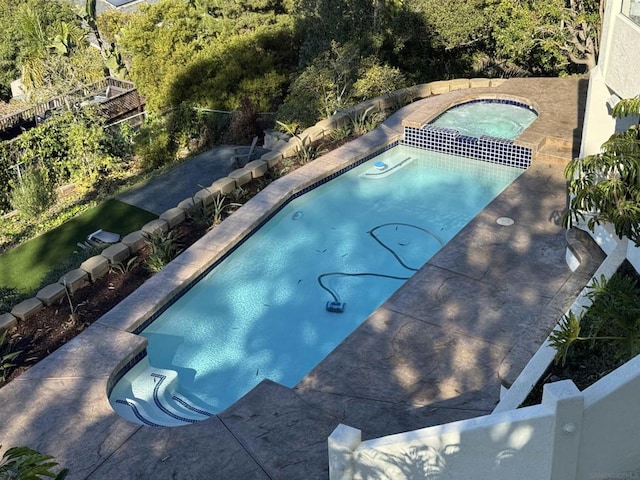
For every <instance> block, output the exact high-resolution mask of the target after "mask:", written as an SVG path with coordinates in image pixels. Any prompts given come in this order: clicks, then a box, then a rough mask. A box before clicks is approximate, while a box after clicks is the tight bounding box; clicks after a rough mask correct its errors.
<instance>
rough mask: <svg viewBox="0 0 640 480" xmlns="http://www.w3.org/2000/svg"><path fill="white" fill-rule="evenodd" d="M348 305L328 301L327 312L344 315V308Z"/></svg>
mask: <svg viewBox="0 0 640 480" xmlns="http://www.w3.org/2000/svg"><path fill="white" fill-rule="evenodd" d="M346 306H347V304H346V303H344V302H338V301H333V302H332V301H328V302H327V312H331V313H343V312H344V307H346Z"/></svg>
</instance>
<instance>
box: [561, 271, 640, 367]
mask: <svg viewBox="0 0 640 480" xmlns="http://www.w3.org/2000/svg"><path fill="white" fill-rule="evenodd" d="M589 288H590V291H589V293H587V298H589V299H590V300H591V301H592V304H591V306H589V307H588V308H586V309H585V310H584V311H583V312H582V313H581V314H580V315H575V314H574V313H573V312H569V314H568V315H565V316H564V317H563V318H562V320H561V321H560V325H559V327H560V328H559V329H557V330H554V331H553V332H552V333H551V335H550V337H549V343H550V345H551V346H552V347H553V348H555V349H556V352H557V353H556V363H562V365H564V364H565V363H566V361H567V357H571V356H574V355H575V356H578V357H580V355H586V356H589V355H594V354H596V355H603V354H604V353H603V351H602V348H603V347H604V346H608V347H610V349H609V351H610V352H612V353H611V355H613V356H615V357H616V358H617V359H619V360H621V361H626V360H629V359H631V358H633V357H634V356H636V355H638V354H640V287H639V286H638V282H637V280H636V279H635V278H633V277H631V276H628V275H623V274H620V273H616V274H614V275H613V276H612V277H611V278H610V279H609V280H608V281H607V280H606V279H605V277H604V275H603V276H602V277H601V278H600V280H599V281H598V280H594V282H593V284H592V285H591V286H590V287H589Z"/></svg>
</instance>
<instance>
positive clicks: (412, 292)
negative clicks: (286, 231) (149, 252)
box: [0, 78, 602, 480]
mask: <svg viewBox="0 0 640 480" xmlns="http://www.w3.org/2000/svg"><path fill="white" fill-rule="evenodd" d="M492 95H500V96H501V97H506V98H518V99H522V100H527V101H529V102H530V103H532V104H533V105H534V106H535V107H536V108H537V109H538V111H539V113H540V117H539V119H538V120H537V121H536V122H535V123H534V124H533V125H532V126H531V127H530V128H529V129H528V130H527V132H525V134H524V135H523V136H522V137H521V138H520V139H519V142H522V143H523V144H525V145H527V146H531V147H532V148H533V149H534V152H535V153H534V160H533V162H532V165H531V167H530V168H529V169H528V170H527V171H526V172H525V173H524V174H523V175H521V176H520V177H519V178H518V179H517V180H516V181H515V182H514V183H513V184H512V185H511V186H510V187H508V188H507V189H506V190H505V191H504V192H503V193H502V194H501V195H500V196H499V197H498V198H496V199H495V200H494V201H493V202H492V203H491V204H490V205H489V206H488V207H487V208H485V209H484V210H483V211H482V212H481V213H480V214H479V215H478V216H477V217H476V218H475V219H474V220H473V221H472V222H471V223H470V224H468V225H467V226H466V227H465V228H464V229H463V231H462V232H460V233H459V234H458V235H457V236H456V237H455V238H454V239H453V240H452V241H451V242H449V243H448V244H447V245H446V246H445V248H444V249H442V250H441V251H440V252H439V253H438V254H436V255H435V256H434V257H433V258H432V259H431V260H430V261H429V262H427V264H425V265H424V267H423V268H422V269H421V270H420V271H419V272H417V273H416V274H415V275H414V276H413V277H412V278H411V279H410V280H409V281H408V282H407V283H406V284H405V285H404V286H403V287H402V288H401V289H399V290H398V291H397V292H396V293H395V294H394V295H393V296H392V297H391V298H389V299H388V301H387V302H385V303H384V305H383V306H382V307H380V308H379V309H378V310H376V311H375V312H374V313H373V314H372V315H371V316H370V317H369V318H368V319H366V320H365V321H364V322H363V323H362V325H361V326H360V327H359V328H358V329H357V330H356V331H355V332H353V334H351V335H350V336H349V337H348V338H347V339H345V341H344V342H342V343H341V344H340V345H339V346H338V347H337V348H336V349H335V350H334V351H333V352H332V353H331V354H330V355H329V356H328V357H327V358H325V359H324V360H323V361H322V362H321V363H320V364H319V365H317V366H316V368H314V369H313V370H312V371H311V372H309V374H308V375H307V376H306V377H305V378H304V379H303V380H302V381H301V382H300V383H299V384H298V385H297V386H296V387H295V388H293V389H290V388H286V387H284V386H281V385H278V384H276V383H274V382H270V381H264V382H262V383H261V384H260V385H258V386H257V387H256V388H255V389H253V390H252V391H251V392H250V393H249V394H247V395H246V396H245V397H243V398H242V399H241V400H239V401H238V402H236V403H235V404H234V405H233V406H231V407H230V408H228V409H227V410H225V411H224V412H222V413H220V414H218V415H216V416H215V417H213V418H211V419H210V420H207V421H204V422H200V423H198V424H194V425H189V426H186V427H179V428H172V429H169V428H150V427H143V426H140V425H134V424H131V423H128V422H126V421H125V420H123V419H122V418H120V417H119V416H118V415H116V414H115V413H114V412H113V410H112V409H111V407H110V405H109V403H108V399H107V392H108V388H109V382H110V381H111V380H112V377H113V375H115V373H116V372H118V371H119V370H120V369H121V368H122V367H123V366H124V365H126V364H127V363H128V362H129V361H130V360H132V359H133V358H134V357H135V356H136V355H137V354H138V353H139V352H141V351H142V350H143V349H144V346H145V340H144V339H143V338H141V337H139V336H137V335H134V334H132V333H129V332H131V331H134V330H135V328H136V327H137V326H138V325H140V324H142V323H143V322H144V321H145V320H146V319H147V318H149V317H150V316H151V315H153V313H155V312H156V311H158V310H159V309H161V307H162V305H163V304H164V303H166V302H167V301H168V299H169V298H171V296H173V295H174V294H175V293H176V292H178V291H179V290H180V289H182V288H183V285H184V282H187V281H189V280H190V279H192V278H195V277H197V276H198V275H199V274H200V273H201V272H203V271H205V270H206V269H207V268H208V267H209V266H210V265H211V264H213V263H214V262H215V260H216V259H217V258H219V257H220V256H222V255H224V254H225V253H226V252H227V251H228V250H229V248H230V245H232V244H233V243H234V242H237V241H238V240H239V239H240V238H241V237H242V236H243V235H245V234H246V233H247V232H248V231H250V230H251V229H252V228H253V227H254V226H255V225H257V224H259V223H260V221H261V220H262V219H263V218H265V216H267V215H268V212H269V211H271V209H273V208H274V207H277V206H278V205H280V204H281V203H282V199H283V198H284V197H285V196H287V195H290V194H291V192H293V191H298V190H300V189H301V188H304V186H306V185H310V184H313V183H314V182H315V181H316V180H317V179H319V178H323V177H324V176H326V175H327V174H331V173H333V172H336V171H338V170H340V169H341V168H343V167H344V166H345V164H348V163H349V162H350V161H352V157H353V156H354V155H360V156H362V155H364V153H366V152H368V151H371V150H375V149H376V148H377V146H379V145H383V144H385V143H388V142H389V141H392V140H393V139H396V138H398V137H399V136H400V135H401V134H402V122H403V121H406V122H418V123H419V122H421V121H423V120H428V119H429V118H433V117H434V116H435V115H436V114H437V113H439V112H441V111H442V110H443V109H444V108H446V107H447V106H449V105H451V104H452V103H455V102H458V101H460V100H462V99H465V98H473V97H478V96H492ZM585 95H586V80H584V79H576V78H565V79H511V80H508V81H506V82H504V83H502V84H500V85H499V86H497V87H487V88H475V89H469V90H459V91H455V92H451V93H447V94H443V95H438V96H434V97H430V98H427V99H425V100H421V101H419V102H416V103H414V104H411V105H409V106H407V107H405V108H404V109H403V110H401V111H400V112H398V113H396V114H394V115H393V116H392V117H390V118H389V119H388V120H387V121H386V122H385V123H384V125H383V126H382V127H380V128H378V129H377V130H376V131H374V132H371V133H370V134H367V135H365V136H364V137H361V138H360V139H358V140H356V141H354V142H351V143H350V144H348V145H345V146H344V147H341V148H340V149H338V150H334V151H333V152H331V153H329V154H327V155H326V156H324V157H322V158H321V159H319V160H316V161H315V162H312V163H310V164H308V165H307V166H305V167H303V168H301V169H299V170H297V171H295V172H294V173H293V174H291V175H289V176H287V177H285V178H282V179H280V180H278V181H277V182H275V183H274V184H272V185H271V186H270V187H268V188H267V189H265V190H263V191H262V192H261V193H260V194H258V195H257V196H256V197H255V198H254V199H253V200H251V201H250V202H248V203H247V204H246V205H245V206H244V207H243V208H242V209H241V210H240V211H238V212H236V213H235V214H234V215H233V216H232V217H230V218H229V219H228V220H227V221H225V222H224V224H223V225H221V226H220V227H217V228H216V229H213V230H212V231H211V232H210V233H209V234H207V235H206V236H205V237H204V238H203V239H201V240H200V241H198V242H197V243H196V244H195V245H194V247H192V248H191V249H189V250H188V251H187V252H185V253H183V254H182V255H181V256H180V257H178V258H177V259H176V260H175V261H174V262H172V263H171V264H170V265H168V266H167V267H166V268H165V269H163V270H162V271H161V272H160V273H159V274H157V275H156V276H154V277H152V278H151V279H150V280H149V281H147V283H146V284H145V285H144V286H143V287H141V288H140V289H138V290H137V291H136V292H135V293H134V294H133V295H131V296H130V297H129V298H128V299H127V300H125V301H124V302H122V303H121V304H120V305H118V306H117V307H115V308H114V309H113V310H112V311H110V312H109V313H107V314H106V315H105V316H103V317H102V318H101V319H100V320H98V321H97V322H96V323H95V324H94V325H92V326H91V327H90V328H89V329H87V330H86V331H85V332H83V333H82V334H81V335H79V336H78V337H76V338H75V339H74V340H72V341H71V342H69V343H68V344H67V345H65V346H64V347H62V348H60V349H59V350H57V351H56V352H54V353H53V354H52V355H50V356H49V357H48V358H47V359H45V360H44V361H42V362H40V363H38V364H37V365H35V366H34V367H32V368H31V369H30V370H28V371H27V372H25V373H24V374H23V375H21V376H20V377H18V378H17V379H15V380H14V381H12V382H11V383H10V384H8V385H7V386H5V387H4V388H2V389H0V404H1V405H2V408H1V409H0V439H2V440H1V441H2V444H3V445H4V446H5V447H9V446H17V445H28V446H30V447H32V448H35V449H37V450H39V451H41V452H43V453H47V454H50V455H54V456H55V457H56V460H57V461H59V462H60V464H61V465H63V466H64V467H66V468H69V469H70V471H71V473H70V476H69V477H68V478H71V479H81V478H83V479H84V478H88V479H92V480H98V479H114V478H117V479H199V478H201V479H214V478H215V479H218V478H219V479H302V478H304V479H326V478H327V477H328V460H327V437H328V436H329V435H330V433H331V432H332V431H333V430H334V428H335V427H336V426H337V425H338V424H339V423H346V424H348V425H351V426H354V427H356V428H359V429H361V430H362V432H363V438H364V439H367V438H372V437H377V436H382V435H388V434H392V433H397V432H402V431H407V430H412V429H416V428H421V427H425V426H430V425H436V424H442V423H446V422H451V421H455V420H461V419H466V418H470V417H475V416H479V415H485V414H488V413H490V412H491V411H492V409H493V407H494V406H495V405H496V403H497V401H498V397H499V391H500V385H501V382H503V383H505V384H509V383H510V382H512V381H513V379H514V378H515V377H516V376H517V374H518V373H519V372H520V371H521V370H522V368H523V367H524V365H525V364H526V362H527V361H528V360H529V358H530V357H531V356H532V355H533V353H534V352H535V350H536V348H537V345H539V344H540V343H541V342H542V340H543V339H544V338H545V337H546V335H547V333H548V332H549V330H550V329H551V328H552V326H553V325H554V324H555V322H556V321H557V320H558V319H559V318H560V317H561V316H562V314H563V313H564V312H565V310H566V308H567V307H568V306H569V305H570V304H571V303H572V301H573V300H574V298H575V297H576V295H577V294H578V292H579V291H580V290H581V289H582V287H583V286H584V285H585V284H586V282H587V281H588V279H589V278H590V276H591V275H592V273H593V272H594V271H595V270H596V268H597V266H598V264H599V263H600V262H601V261H602V254H601V252H600V250H599V249H598V248H597V247H596V246H595V244H592V243H591V241H590V240H588V239H587V238H586V235H585V236H581V235H579V234H578V235H576V236H575V239H576V240H575V242H577V244H578V245H577V248H579V250H580V252H581V260H582V264H581V266H580V268H578V270H577V271H576V272H571V270H570V269H569V268H568V267H567V265H566V263H565V249H566V246H567V241H566V238H565V235H566V231H565V230H564V229H562V227H561V225H560V215H561V213H562V211H563V210H564V209H565V207H566V184H565V183H566V182H565V179H564V176H563V169H564V166H565V163H566V161H567V159H568V158H571V155H572V154H575V152H576V150H577V148H578V144H577V142H579V139H580V126H581V124H582V118H581V115H582V111H583V105H584V101H585ZM505 216H506V217H510V218H512V219H514V220H515V224H514V225H512V226H501V225H499V224H497V223H496V219H498V218H499V217H505ZM575 246H576V245H574V247H575Z"/></svg>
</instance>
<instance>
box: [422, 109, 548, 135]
mask: <svg viewBox="0 0 640 480" xmlns="http://www.w3.org/2000/svg"><path fill="white" fill-rule="evenodd" d="M536 118H538V114H537V112H536V111H535V110H534V109H533V108H531V107H530V106H529V105H526V104H524V103H519V102H513V101H508V100H497V99H482V100H473V101H471V102H465V103H461V104H459V105H456V106H454V107H451V108H450V109H449V110H447V111H446V112H444V113H443V114H441V115H439V116H438V117H437V118H436V119H435V120H433V121H432V122H431V125H435V126H438V127H445V128H451V129H454V130H457V131H458V132H459V133H460V134H461V135H466V136H470V137H481V136H483V135H485V136H489V137H497V138H506V139H509V140H513V139H515V138H516V137H518V135H520V134H521V133H522V132H523V131H524V130H525V129H526V128H527V127H528V126H529V125H531V123H533V121H534V120H535V119H536Z"/></svg>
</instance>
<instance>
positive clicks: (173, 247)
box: [146, 230, 182, 272]
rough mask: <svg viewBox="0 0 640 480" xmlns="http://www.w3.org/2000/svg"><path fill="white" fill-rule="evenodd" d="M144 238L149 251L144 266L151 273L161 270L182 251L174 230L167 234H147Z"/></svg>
mask: <svg viewBox="0 0 640 480" xmlns="http://www.w3.org/2000/svg"><path fill="white" fill-rule="evenodd" d="M146 238H147V243H148V244H149V248H150V249H151V252H150V253H149V256H148V257H147V260H146V264H147V267H149V269H150V270H151V271H152V272H159V271H160V270H162V269H163V268H164V266H165V265H166V264H167V263H169V262H170V261H171V260H173V259H174V258H175V257H176V256H177V255H178V254H179V253H180V252H181V251H182V246H181V245H180V243H179V241H178V235H177V233H176V231H175V230H171V231H169V232H167V233H162V232H156V233H152V234H147V235H146Z"/></svg>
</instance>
